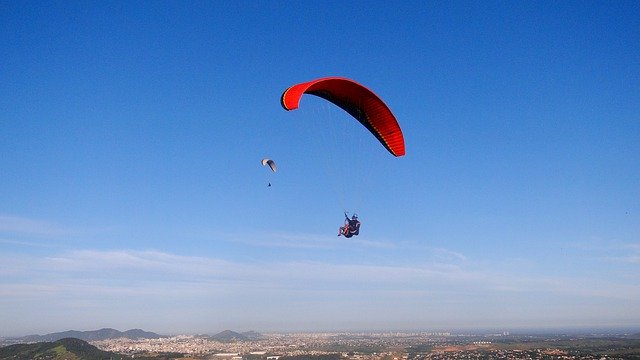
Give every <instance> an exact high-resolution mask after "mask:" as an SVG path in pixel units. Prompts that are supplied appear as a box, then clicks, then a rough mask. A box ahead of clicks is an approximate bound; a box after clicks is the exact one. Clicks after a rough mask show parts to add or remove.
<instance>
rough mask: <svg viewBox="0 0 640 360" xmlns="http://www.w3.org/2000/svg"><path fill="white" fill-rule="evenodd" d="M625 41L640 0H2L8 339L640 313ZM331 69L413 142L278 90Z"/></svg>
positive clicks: (618, 321) (630, 70)
mask: <svg viewBox="0 0 640 360" xmlns="http://www.w3.org/2000/svg"><path fill="white" fill-rule="evenodd" d="M638 39H640V2H637V1H609V2H605V1H599V2H589V1H587V2H585V1H580V2H577V1H576V2H569V1H566V2H565V1H562V2H552V1H542V2H516V1H512V2H484V1H482V2H471V1H469V2H466V1H459V2H424V1H406V2H383V1H379V2H378V1H372V2H370V1H367V2H364V1H363V2H360V1H355V2H342V1H320V2H313V1H295V2H294V1H240V2H232V1H227V2H225V1H210V2H201V1H157V2H144V1H142V2H133V3H130V2H124V1H123V2H119V1H103V2H79V1H35V2H29V1H3V2H0V54H1V56H0V109H1V111H0V324H2V326H0V336H17V335H26V334H34V333H47V332H54V331H62V330H68V329H77V330H90V329H98V328H101V327H111V328H118V329H121V330H124V329H130V328H142V329H145V330H149V331H155V332H158V333H164V334H177V333H204V332H216V331H220V330H224V329H236V330H243V331H244V330H257V331H298V330H305V331H316V330H318V331H321V330H344V331H347V330H381V329H386V330H428V329H442V330H448V329H462V328H498V329H518V328H533V327H537V328H540V327H630V326H638V325H640V45H639V44H640V42H639V41H638ZM325 76H341V77H347V78H350V79H354V80H355V81H357V82H359V83H361V84H364V85H366V86H367V87H368V88H369V89H371V90H373V91H374V92H375V93H376V94H378V95H379V96H380V97H381V98H382V99H384V101H385V103H386V104H387V105H388V106H389V108H390V109H391V110H392V111H393V113H394V114H395V116H396V117H397V120H398V122H399V124H400V126H401V127H402V131H403V133H404V139H405V143H406V155H405V156H403V157H398V158H396V157H394V156H392V155H390V154H389V153H388V152H387V151H386V150H385V149H384V148H383V147H382V146H380V144H379V143H377V142H376V140H375V138H374V137H373V136H371V134H370V133H368V132H367V131H366V129H365V128H364V127H362V126H361V125H360V124H358V123H357V121H355V120H353V119H352V118H349V117H348V116H343V115H344V114H342V113H341V112H339V111H338V113H337V114H336V113H335V112H333V111H331V110H326V109H325V110H323V109H322V104H318V103H321V101H318V99H317V98H313V97H312V96H306V95H305V97H303V100H302V102H301V105H300V109H299V110H296V111H290V112H287V111H285V110H284V109H283V108H282V107H281V105H280V96H281V95H282V92H283V91H284V90H285V89H287V88H288V87H289V86H291V85H293V84H296V83H301V82H305V81H309V80H312V79H316V78H320V77H325ZM317 105H319V106H317ZM316 106H317V107H318V108H319V109H320V110H321V111H326V112H327V118H325V115H323V114H322V113H321V114H320V115H318V114H317V113H315V111H307V110H309V109H312V108H314V107H316ZM329 118H330V119H329ZM263 158H271V159H274V160H275V161H276V162H277V164H278V171H277V172H276V173H269V172H268V171H267V169H265V167H263V166H262V165H261V163H260V161H261V159H263ZM268 184H270V185H271V186H268ZM353 199H355V200H353ZM344 211H347V212H350V213H352V212H357V213H358V215H359V216H360V219H361V221H362V230H361V233H360V235H359V236H357V237H353V238H350V239H346V238H344V237H337V236H336V235H337V230H338V227H339V226H340V225H342V224H343V220H344V215H343V212H344Z"/></svg>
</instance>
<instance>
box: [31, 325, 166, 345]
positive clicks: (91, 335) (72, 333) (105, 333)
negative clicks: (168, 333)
mask: <svg viewBox="0 0 640 360" xmlns="http://www.w3.org/2000/svg"><path fill="white" fill-rule="evenodd" d="M161 337H162V336H161V335H158V334H156V333H152V332H148V331H144V330H140V329H131V330H127V331H124V332H122V331H118V330H116V329H110V328H105V329H100V330H92V331H76V330H69V331H63V332H57V333H52V334H47V335H29V336H25V337H22V338H20V340H21V341H22V342H43V341H57V340H60V339H64V338H76V339H80V340H84V341H97V340H108V339H117V338H127V339H158V338H161Z"/></svg>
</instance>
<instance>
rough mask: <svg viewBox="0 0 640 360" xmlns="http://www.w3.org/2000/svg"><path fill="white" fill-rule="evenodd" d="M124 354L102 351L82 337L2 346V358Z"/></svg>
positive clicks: (86, 359)
mask: <svg viewBox="0 0 640 360" xmlns="http://www.w3.org/2000/svg"><path fill="white" fill-rule="evenodd" d="M125 358H126V357H125V356H124V355H120V354H116V353H112V352H108V351H102V350H100V349H98V348H97V347H95V346H93V345H91V344H89V343H88V342H86V341H83V340H80V339H73V338H66V339H60V340H57V341H54V342H40V343H35V344H15V345H9V346H5V347H2V348H0V360H32V359H38V360H69V359H72V360H103V359H125Z"/></svg>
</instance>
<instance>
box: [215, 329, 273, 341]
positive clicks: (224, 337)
mask: <svg viewBox="0 0 640 360" xmlns="http://www.w3.org/2000/svg"><path fill="white" fill-rule="evenodd" d="M210 338H211V339H213V340H216V341H220V342H235V341H249V340H258V339H261V338H262V334H260V333H258V332H255V331H247V332H243V333H239V332H235V331H231V330H225V331H222V332H219V333H217V334H215V335H213V336H210Z"/></svg>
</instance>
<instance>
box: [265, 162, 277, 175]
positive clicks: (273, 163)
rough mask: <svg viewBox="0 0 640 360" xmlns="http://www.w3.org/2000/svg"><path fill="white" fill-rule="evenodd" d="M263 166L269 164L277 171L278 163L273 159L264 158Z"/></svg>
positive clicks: (272, 169)
mask: <svg viewBox="0 0 640 360" xmlns="http://www.w3.org/2000/svg"><path fill="white" fill-rule="evenodd" d="M262 166H268V167H269V168H270V169H271V171H273V172H276V170H277V167H276V163H275V162H274V161H273V160H271V159H262Z"/></svg>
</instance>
